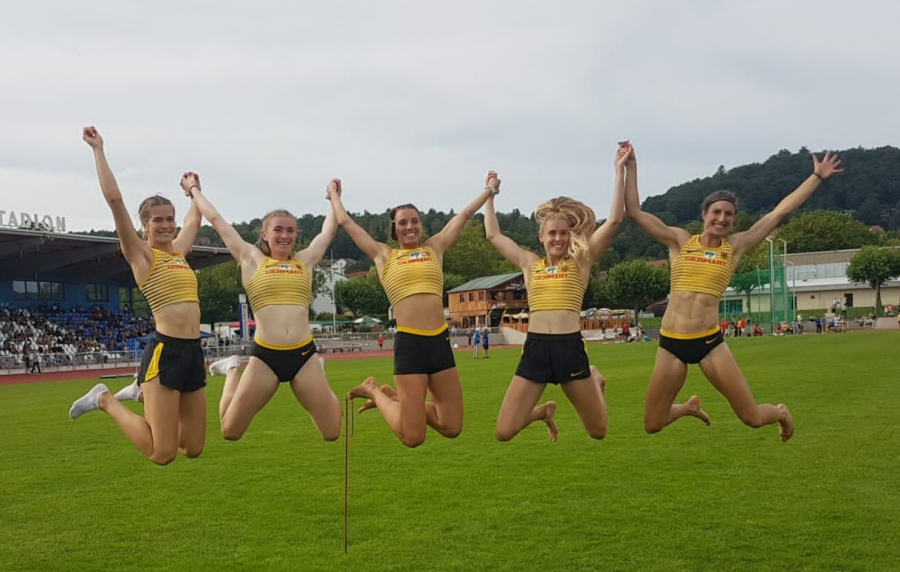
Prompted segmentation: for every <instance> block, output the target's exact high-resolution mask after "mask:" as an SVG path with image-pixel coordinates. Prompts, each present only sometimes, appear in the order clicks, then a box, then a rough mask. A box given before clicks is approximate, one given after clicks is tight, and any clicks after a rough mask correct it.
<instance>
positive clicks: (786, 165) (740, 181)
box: [643, 147, 900, 230]
mask: <svg viewBox="0 0 900 572" xmlns="http://www.w3.org/2000/svg"><path fill="white" fill-rule="evenodd" d="M837 154H838V156H839V157H840V158H841V160H842V161H843V165H842V166H843V168H844V169H845V172H844V173H841V174H840V175H838V176H835V177H834V178H833V179H831V180H829V181H828V182H827V183H825V184H824V185H822V186H820V187H819V189H818V190H816V193H815V194H814V195H813V197H812V198H811V199H810V200H809V201H807V203H806V204H805V205H804V206H803V208H802V209H801V210H804V211H805V210H839V211H844V212H847V213H850V214H852V215H853V216H854V218H856V219H858V220H861V221H862V222H864V223H865V224H867V225H870V226H872V225H879V226H881V227H883V228H884V229H886V230H900V149H897V148H896V147H880V148H878V149H862V148H858V149H847V150H845V151H838V152H837ZM817 155H818V157H819V158H820V159H821V158H822V156H823V154H822V153H817ZM811 173H812V159H811V157H810V152H809V150H808V149H806V148H801V149H800V150H799V151H798V152H797V153H791V152H790V151H787V150H782V151H779V152H778V153H777V154H775V155H772V156H771V157H769V159H767V160H766V161H765V162H763V163H752V164H749V165H743V166H740V167H735V168H733V169H728V170H726V169H725V168H724V167H719V169H718V171H716V173H715V174H713V175H712V176H711V177H706V178H703V179H696V180H694V181H691V182H689V183H684V184H681V185H678V186H677V187H672V188H671V189H669V190H668V191H667V192H666V193H664V194H662V195H658V196H655V197H650V198H648V199H647V200H646V201H644V205H643V206H644V210H646V211H648V212H652V213H656V214H658V215H661V217H662V218H663V219H664V220H669V221H671V222H675V223H678V224H686V223H689V222H691V221H694V220H697V218H698V216H699V213H698V211H699V208H700V203H701V202H702V201H703V198H704V197H705V196H706V195H708V194H709V193H712V192H714V191H718V190H722V189H725V190H729V191H734V192H735V193H737V195H738V198H739V199H740V201H741V205H740V206H741V208H742V209H743V210H746V211H747V212H749V213H750V214H752V215H761V214H764V213H766V212H768V211H769V210H771V209H772V207H774V206H775V205H776V204H777V203H778V201H780V200H781V199H783V198H784V197H785V196H786V195H787V194H788V193H790V192H791V191H793V190H794V189H795V188H797V186H798V185H799V184H800V183H801V182H803V181H804V180H805V179H806V178H807V177H809V175H810V174H811Z"/></svg>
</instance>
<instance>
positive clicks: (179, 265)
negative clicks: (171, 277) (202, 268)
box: [166, 256, 190, 270]
mask: <svg viewBox="0 0 900 572" xmlns="http://www.w3.org/2000/svg"><path fill="white" fill-rule="evenodd" d="M166 267H167V268H168V269H169V270H181V269H184V268H187V269H190V267H189V266H188V265H187V262H185V261H184V258H179V257H177V256H174V257H172V262H170V263H169V264H167V265H166Z"/></svg>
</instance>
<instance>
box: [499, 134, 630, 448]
mask: <svg viewBox="0 0 900 572" xmlns="http://www.w3.org/2000/svg"><path fill="white" fill-rule="evenodd" d="M627 154H628V150H627V149H623V148H620V149H619V151H618V152H617V154H616V158H615V161H614V164H615V169H616V184H615V190H614V191H613V199H612V204H611V205H610V208H609V217H608V218H607V219H606V221H604V223H603V224H602V225H600V226H599V227H598V226H597V219H596V217H595V215H594V211H593V210H592V209H591V208H590V207H589V206H587V205H585V204H584V203H582V202H581V201H576V200H575V199H571V198H569V197H557V198H555V199H551V200H549V201H547V202H545V203H542V204H541V205H539V206H538V208H537V209H536V210H535V213H534V217H535V219H537V220H538V222H540V240H541V244H542V245H543V247H544V253H545V255H544V256H543V257H541V256H539V255H537V254H535V253H534V252H531V251H530V250H526V249H524V248H522V247H521V246H519V245H518V244H516V243H515V241H513V240H512V239H511V238H509V237H507V236H505V235H504V234H503V233H501V232H500V224H499V222H498V221H497V214H496V213H495V212H494V198H493V195H492V196H491V198H490V199H489V200H488V202H487V205H486V206H485V216H484V230H485V233H486V234H487V238H488V240H490V241H491V244H493V245H494V247H495V248H496V249H497V250H498V251H499V252H500V254H502V255H503V257H504V258H506V259H507V260H509V261H510V262H512V263H513V264H515V265H516V266H518V267H519V268H521V269H522V274H523V275H524V277H525V285H526V290H527V292H528V335H527V337H526V338H525V344H524V346H523V347H522V357H521V358H520V359H519V365H518V367H517V368H516V372H515V375H513V378H512V381H510V383H509V388H508V389H507V390H506V396H505V397H504V398H503V404H502V405H501V406H500V414H499V415H498V416H497V428H496V432H495V435H496V437H497V439H498V440H500V441H509V440H510V439H512V438H513V437H515V436H516V435H518V434H519V432H520V431H522V429H524V428H525V427H527V426H528V425H530V424H532V423H534V422H535V421H543V422H544V423H545V424H546V425H547V431H548V432H549V434H550V440H551V441H556V438H557V436H558V435H559V429H558V428H557V426H556V422H555V419H554V414H555V412H556V403H555V402H554V401H547V402H546V403H543V404H541V405H538V404H537V402H538V401H539V400H540V398H541V396H542V395H543V394H544V389H545V388H546V387H547V384H548V383H552V384H558V385H559V386H560V387H561V388H562V390H563V393H565V395H566V397H567V398H568V399H569V401H570V402H571V403H572V405H573V406H575V410H576V411H577V412H578V417H579V418H580V419H581V424H582V425H583V426H584V428H585V430H586V431H587V433H588V435H590V436H591V437H592V438H594V439H603V438H604V437H606V428H607V420H608V418H609V415H608V412H607V409H606V402H605V400H604V396H603V393H604V391H605V379H604V378H603V376H602V375H601V374H600V372H599V371H597V368H596V367H594V366H592V365H591V364H590V362H589V361H588V355H587V348H586V345H585V341H584V337H582V335H581V307H582V302H583V300H584V292H585V290H586V289H587V284H588V280H589V279H590V276H591V265H593V263H594V262H595V261H596V260H597V259H598V258H600V255H601V254H603V251H604V250H606V247H607V246H609V243H610V241H611V240H612V237H613V235H615V233H616V230H617V229H618V228H619V225H620V224H622V221H623V220H624V219H625V211H624V206H625V205H624V194H625V161H626V160H627ZM488 180H489V183H488V186H490V187H491V188H495V189H498V190H499V188H500V180H499V179H498V178H497V175H496V173H494V172H493V171H492V172H490V173H488Z"/></svg>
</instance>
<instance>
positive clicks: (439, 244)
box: [425, 174, 496, 254]
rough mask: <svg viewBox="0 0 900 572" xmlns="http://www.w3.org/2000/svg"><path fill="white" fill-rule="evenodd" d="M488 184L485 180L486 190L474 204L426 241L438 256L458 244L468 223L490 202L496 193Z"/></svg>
mask: <svg viewBox="0 0 900 572" xmlns="http://www.w3.org/2000/svg"><path fill="white" fill-rule="evenodd" d="M488 177H490V174H488ZM495 177H496V175H495ZM488 182H489V178H488V179H485V181H484V190H482V191H481V192H480V193H478V195H477V196H476V197H475V198H474V199H472V202H470V203H469V204H467V205H466V206H465V207H464V208H463V210H461V211H459V213H458V214H457V215H456V216H454V217H453V218H451V219H450V220H449V221H448V222H447V224H445V225H444V228H442V229H441V232H439V233H437V234H436V235H434V236H432V237H431V238H429V239H428V240H427V241H425V244H427V245H428V246H430V247H431V248H433V249H434V250H435V252H437V253H438V254H444V252H446V251H447V249H448V248H450V247H451V246H453V243H454V242H456V239H457V237H459V233H460V232H462V229H463V227H464V226H466V222H468V220H469V219H470V218H472V217H473V216H475V213H477V212H478V209H480V208H481V207H482V205H484V203H485V201H487V200H488V197H490V196H492V194H493V192H494V191H493V190H492V189H491V188H490V186H488Z"/></svg>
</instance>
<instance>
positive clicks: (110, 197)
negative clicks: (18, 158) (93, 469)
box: [69, 127, 206, 465]
mask: <svg viewBox="0 0 900 572" xmlns="http://www.w3.org/2000/svg"><path fill="white" fill-rule="evenodd" d="M82 136H83V138H84V140H85V142H87V144H88V145H90V147H91V149H93V151H94V162H95V164H96V167H97V175H98V177H99V179H100V189H101V190H102V191H103V197H104V198H105V199H106V202H107V204H108V205H109V208H110V210H112V214H113V219H114V220H115V223H116V232H117V233H118V235H119V241H120V243H121V248H122V255H123V256H124V257H125V260H126V262H128V265H129V266H130V267H131V272H132V274H133V275H134V280H135V282H136V283H137V285H138V286H139V287H140V289H141V292H142V293H143V294H144V296H145V297H146V298H147V302H148V303H149V305H150V309H151V311H152V312H153V318H154V320H155V321H156V332H155V333H154V338H153V340H152V341H151V342H150V343H149V344H147V347H146V348H145V349H144V355H143V358H142V359H141V368H140V371H139V373H138V386H135V387H139V391H140V393H142V400H143V402H144V417H141V416H139V415H137V414H135V413H134V412H132V411H131V410H130V409H128V408H127V407H125V406H124V405H122V404H121V403H120V402H119V401H118V399H116V397H114V396H113V395H111V394H110V393H109V389H108V388H107V387H106V385H104V384H102V383H99V384H97V385H95V386H94V388H93V389H91V391H89V392H88V393H87V395H85V396H83V397H81V398H80V399H78V400H76V401H75V403H73V404H72V408H71V409H70V410H69V417H71V419H72V420H73V421H74V420H76V419H78V418H79V417H80V416H82V415H84V414H85V413H87V412H88V411H93V410H96V409H101V410H103V411H105V412H106V413H107V414H108V415H109V416H110V417H112V418H113V419H114V420H115V422H116V423H117V424H118V425H119V427H120V428H121V429H122V432H123V433H125V436H126V437H128V439H129V440H130V441H131V442H132V443H134V445H135V446H136V447H137V448H138V449H139V450H140V451H141V453H143V454H144V455H145V456H146V457H147V458H148V459H150V460H151V461H153V462H154V463H157V464H159V465H165V464H168V463H171V462H172V461H173V460H174V459H175V456H176V454H177V452H178V451H179V450H181V452H182V453H184V455H185V456H187V457H197V456H199V455H200V453H201V452H203V446H204V444H205V442H206V390H205V387H206V371H205V367H204V362H203V350H202V349H201V347H200V303H199V298H198V296H197V277H196V275H195V274H194V272H193V270H191V267H190V266H188V263H187V261H186V259H185V256H186V255H187V254H188V253H189V252H190V251H191V248H192V246H193V244H194V238H196V236H197V230H198V229H199V228H200V211H199V210H198V209H197V204H196V203H191V208H190V210H188V214H187V216H186V217H185V219H184V225H183V226H182V228H181V231H180V232H178V231H177V229H176V226H175V208H174V207H173V206H172V203H171V202H170V201H169V200H168V199H166V198H163V197H161V196H159V195H156V196H153V197H149V198H147V199H145V200H144V201H143V202H142V203H141V206H140V209H138V213H139V215H140V220H141V225H142V226H143V230H144V235H145V236H146V242H145V241H144V240H142V239H141V238H140V237H139V236H138V234H137V233H136V232H135V230H134V226H133V225H132V223H131V217H130V216H129V214H128V209H127V208H125V203H124V201H123V200H122V193H121V191H119V186H118V184H117V183H116V179H115V177H114V176H113V173H112V170H111V169H110V168H109V164H108V163H107V161H106V156H105V154H104V152H103V139H102V138H101V137H100V134H99V133H98V132H97V130H96V129H95V128H94V127H85V128H84V132H83V134H82ZM181 187H182V189H184V191H185V193H186V194H187V193H189V192H190V190H191V189H197V190H198V191H199V189H200V180H199V179H198V178H197V176H196V175H194V174H193V173H185V175H184V176H183V177H182V178H181Z"/></svg>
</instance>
